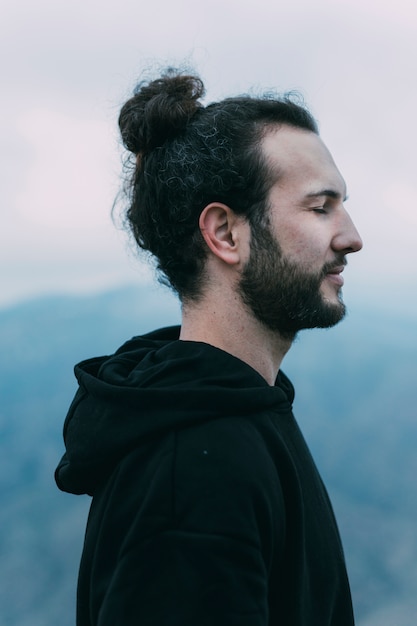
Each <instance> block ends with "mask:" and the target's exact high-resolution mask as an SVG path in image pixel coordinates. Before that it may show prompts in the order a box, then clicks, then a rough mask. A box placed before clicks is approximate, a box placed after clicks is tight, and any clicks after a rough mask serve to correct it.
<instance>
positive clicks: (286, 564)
mask: <svg viewBox="0 0 417 626" xmlns="http://www.w3.org/2000/svg"><path fill="white" fill-rule="evenodd" d="M202 95H203V86H202V83H201V81H200V80H199V79H198V78H197V77H193V76H187V75H183V74H181V73H179V72H175V71H174V70H169V71H167V72H166V73H165V74H164V75H162V76H161V77H160V78H159V79H157V80H155V81H153V82H150V83H148V84H140V85H139V86H138V88H137V90H136V92H135V94H134V96H133V97H132V98H131V99H130V100H129V101H128V102H127V103H126V105H125V106H124V107H123V109H122V111H121V114H120V118H119V124H120V128H121V133H122V138H123V140H124V143H125V145H126V147H127V149H128V150H130V151H131V152H132V154H133V155H134V171H133V173H132V176H131V179H130V191H131V193H130V204H129V207H128V211H127V220H128V223H129V224H130V227H131V230H132V232H133V235H134V237H135V239H136V241H137V243H138V244H139V246H140V247H142V248H144V249H146V250H148V251H150V252H152V253H153V254H154V256H155V257H156V259H157V262H158V266H159V269H160V271H161V272H162V273H163V274H164V276H165V280H166V281H168V282H169V283H170V284H171V286H172V287H173V288H174V289H175V290H176V291H177V292H178V294H179V296H180V299H181V303H182V325H181V328H180V329H178V328H169V329H163V330H160V331H155V332H154V333H150V334H149V335H146V336H144V337H137V338H134V339H133V340H131V341H129V342H127V343H126V344H125V345H124V346H122V348H120V350H119V351H118V352H117V353H116V354H115V355H113V356H111V357H101V358H97V359H91V360H89V361H85V362H83V363H81V364H80V365H78V366H77V367H76V370H75V371H76V375H77V378H78V381H79V385H80V387H79V390H78V392H77V395H76V397H75V399H74V402H73V404H72V406H71V408H70V411H69V414H68V416H67V419H66V424H65V429H64V436H65V441H66V448H67V452H66V454H65V455H64V457H63V459H62V461H61V463H60V465H59V466H58V469H57V472H56V479H57V483H58V485H59V486H60V488H62V489H64V490H67V491H70V492H72V493H89V494H91V495H92V496H93V500H92V505H91V512H90V516H89V521H88V525H87V531H86V538H85V545H84V550H83V555H82V560H81V565H80V575H79V582H78V603H77V607H78V608H77V624H78V626H87V625H88V626H122V625H123V626H133V625H139V624H140V625H142V624H143V625H146V626H165V625H167V626H168V625H169V626H177V625H178V626H203V625H210V626H211V625H213V626H214V625H216V626H223V625H224V626H226V625H227V626H313V625H314V626H330V625H332V626H348V625H352V624H353V623H354V620H353V613H352V605H351V598H350V591H349V584H348V580H347V575H346V570H345V564H344V557H343V551H342V547H341V543H340V539H339V534H338V530H337V526H336V522H335V519H334V516H333V512H332V508H331V504H330V502H329V499H328V496H327V493H326V490H325V488H324V486H323V484H322V481H321V479H320V476H319V474H318V472H317V469H316V467H315V465H314V462H313V460H312V458H311V455H310V453H309V450H308V448H307V446H306V443H305V441H304V439H303V437H302V435H301V433H300V431H299V429H298V426H297V423H296V421H295V419H294V416H293V414H292V410H291V404H292V400H293V397H294V392H293V388H292V385H291V383H290V381H289V380H288V379H287V378H286V376H285V375H284V374H283V373H282V371H281V370H280V366H281V361H282V359H283V357H284V356H285V354H286V352H287V351H288V349H289V348H290V346H291V343H292V341H293V339H294V337H295V335H296V333H297V332H298V331H299V330H302V329H304V328H313V327H329V326H332V325H334V324H336V323H337V322H338V321H339V320H341V319H342V317H343V315H344V312H345V306H344V304H343V301H342V298H341V287H342V285H343V277H342V272H343V270H344V268H345V265H346V256H347V254H349V253H352V252H356V251H358V250H360V248H361V246H362V243H361V240H360V237H359V235H358V233H357V231H356V229H355V227H354V225H353V223H352V221H351V219H350V217H349V215H348V213H347V212H346V210H345V207H344V204H343V203H344V200H345V197H346V188H345V182H344V180H343V178H342V176H341V174H340V173H339V171H338V169H337V167H336V165H335V163H334V161H333V159H332V157H331V155H330V153H329V151H328V150H327V148H326V147H325V145H324V144H323V142H322V141H321V139H320V138H319V136H318V132H317V127H316V123H315V121H314V120H313V118H312V117H311V115H310V114H309V113H308V112H307V111H306V109H305V108H304V107H302V106H300V105H299V104H296V103H294V102H293V101H292V100H291V99H290V98H287V97H282V98H278V97H277V98H271V97H265V98H251V97H239V98H229V99H226V100H223V101H221V102H218V103H214V104H211V105H209V106H206V107H204V106H202V104H201V102H200V98H201V96H202Z"/></svg>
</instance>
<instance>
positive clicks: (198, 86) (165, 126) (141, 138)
mask: <svg viewBox="0 0 417 626" xmlns="http://www.w3.org/2000/svg"><path fill="white" fill-rule="evenodd" d="M203 95H204V85H203V82H202V81H201V79H200V78H199V77H198V76H191V75H186V74H181V73H179V72H178V71H177V70H174V69H172V68H170V69H168V70H167V71H166V72H164V74H163V75H162V76H161V77H160V78H158V79H156V80H153V81H151V82H149V83H148V82H146V83H143V82H142V83H139V85H138V86H137V87H136V89H135V91H134V95H133V97H132V98H130V100H128V101H127V102H126V104H125V105H124V106H123V108H122V110H121V111H120V116H119V128H120V132H121V135H122V140H123V144H124V145H125V147H126V148H127V149H128V150H130V151H131V152H133V153H134V154H136V155H143V154H146V153H148V152H150V151H151V150H153V149H154V148H156V147H158V146H161V145H162V144H163V143H164V142H165V141H167V140H168V139H171V138H172V137H174V136H175V135H177V134H178V133H179V132H181V130H183V129H184V128H185V126H186V125H187V123H188V121H189V120H190V118H191V117H192V116H193V115H194V113H195V112H196V111H197V110H198V109H199V108H200V107H201V106H202V105H201V103H200V102H199V101H198V100H199V98H201V97H202V96H203Z"/></svg>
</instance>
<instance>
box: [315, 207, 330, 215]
mask: <svg viewBox="0 0 417 626" xmlns="http://www.w3.org/2000/svg"><path fill="white" fill-rule="evenodd" d="M312 211H313V212H314V213H318V214H319V215H326V213H327V210H326V209H325V208H324V207H322V206H319V207H314V208H313V209H312Z"/></svg>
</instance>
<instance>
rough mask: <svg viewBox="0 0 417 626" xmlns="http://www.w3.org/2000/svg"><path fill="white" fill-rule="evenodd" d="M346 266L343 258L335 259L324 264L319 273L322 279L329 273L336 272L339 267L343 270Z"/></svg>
mask: <svg viewBox="0 0 417 626" xmlns="http://www.w3.org/2000/svg"><path fill="white" fill-rule="evenodd" d="M346 265H347V260H346V257H345V256H340V257H336V258H335V259H334V260H333V261H329V262H328V263H325V264H324V265H323V268H322V271H321V273H322V276H323V278H324V277H325V276H326V274H329V272H334V270H337V269H339V268H341V267H343V268H344V267H346Z"/></svg>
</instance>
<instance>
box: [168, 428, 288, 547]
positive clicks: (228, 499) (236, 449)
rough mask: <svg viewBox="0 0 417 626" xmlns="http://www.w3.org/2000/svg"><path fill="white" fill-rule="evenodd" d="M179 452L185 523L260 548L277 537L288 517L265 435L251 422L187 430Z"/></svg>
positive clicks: (178, 487)
mask: <svg viewBox="0 0 417 626" xmlns="http://www.w3.org/2000/svg"><path fill="white" fill-rule="evenodd" d="M175 448H176V450H175V461H174V471H173V478H174V481H173V485H174V501H175V516H176V518H177V520H178V522H179V523H180V524H184V525H186V526H187V529H189V530H193V529H197V528H198V529H201V528H202V527H203V528H205V530H206V532H209V533H222V534H229V535H230V536H236V535H240V536H241V538H242V540H246V541H248V540H249V541H256V542H257V543H258V542H259V541H260V537H261V536H262V537H263V538H264V539H265V538H267V537H268V536H269V535H270V534H274V533H276V532H277V528H276V524H281V523H283V520H284V518H285V514H284V499H283V496H282V490H281V485H280V480H279V476H278V473H277V470H276V466H275V464H274V460H273V458H272V457H271V454H270V452H269V450H268V446H267V445H266V442H265V437H264V433H262V432H261V431H260V430H259V429H258V428H257V426H256V424H255V423H253V421H252V420H250V419H244V418H220V419H217V420H211V421H209V422H206V423H204V424H202V425H200V426H198V427H197V426H193V427H192V428H189V429H183V430H181V431H180V432H178V433H177V434H176V446H175ZM271 511H273V512H274V513H273V514H272V513H271ZM273 526H275V528H274V529H273Z"/></svg>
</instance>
